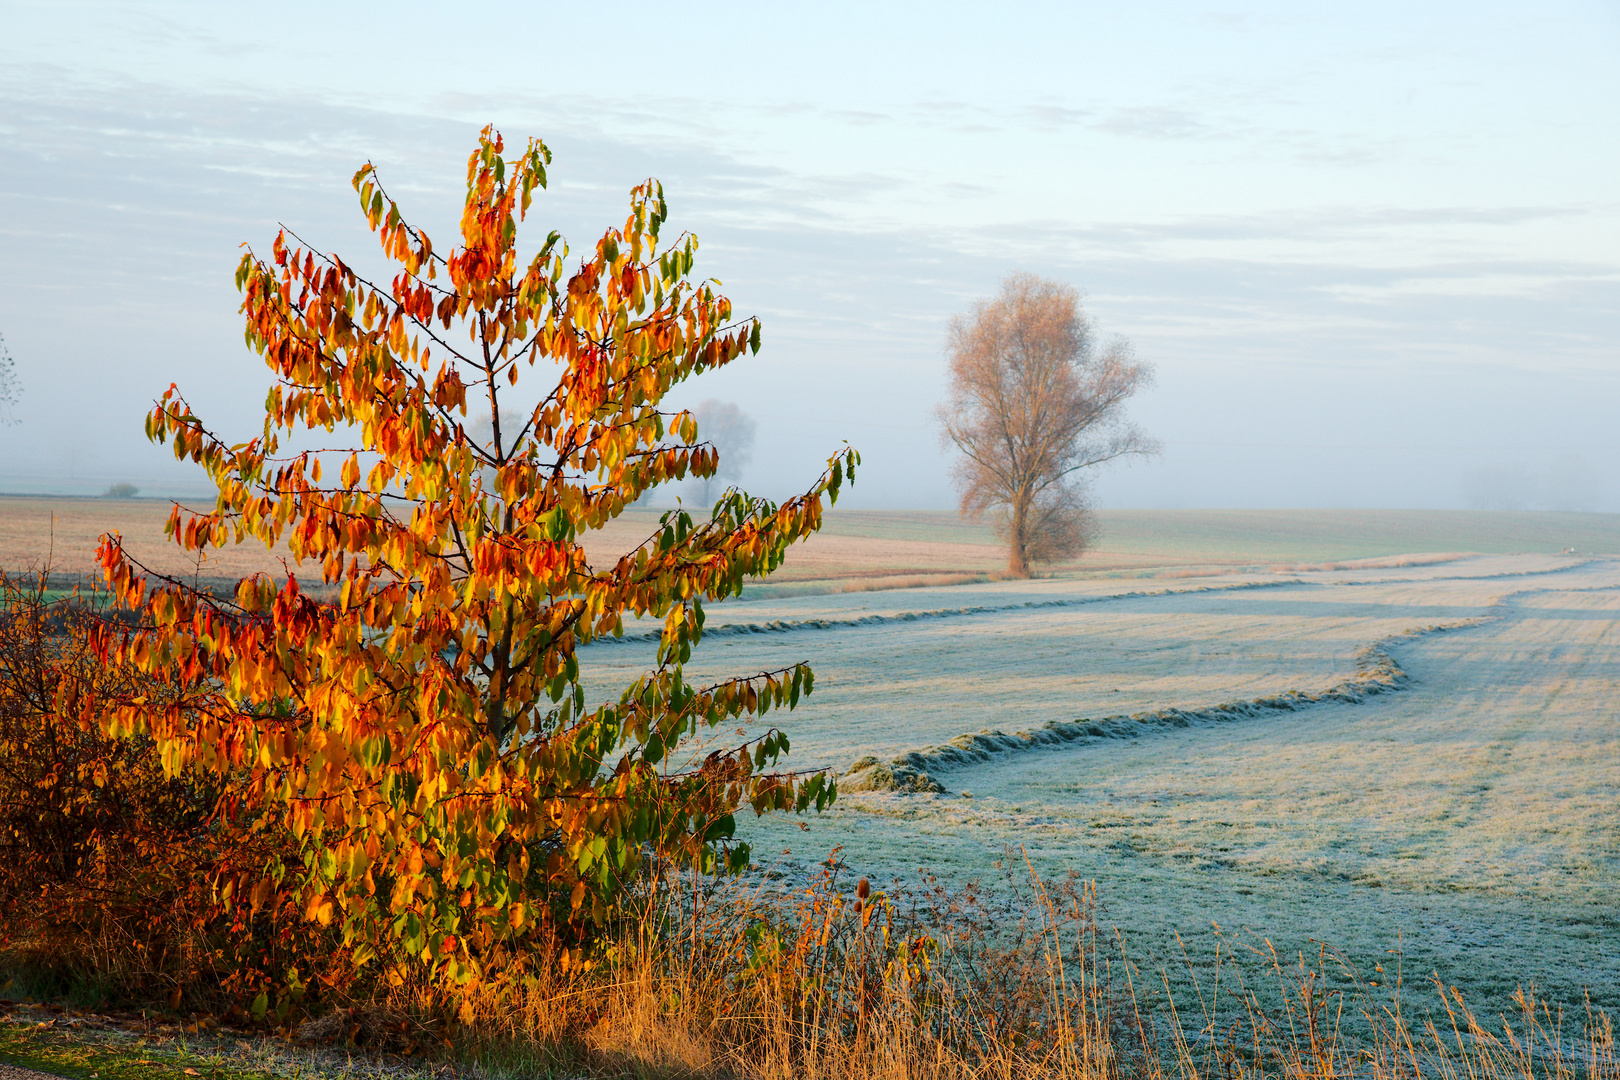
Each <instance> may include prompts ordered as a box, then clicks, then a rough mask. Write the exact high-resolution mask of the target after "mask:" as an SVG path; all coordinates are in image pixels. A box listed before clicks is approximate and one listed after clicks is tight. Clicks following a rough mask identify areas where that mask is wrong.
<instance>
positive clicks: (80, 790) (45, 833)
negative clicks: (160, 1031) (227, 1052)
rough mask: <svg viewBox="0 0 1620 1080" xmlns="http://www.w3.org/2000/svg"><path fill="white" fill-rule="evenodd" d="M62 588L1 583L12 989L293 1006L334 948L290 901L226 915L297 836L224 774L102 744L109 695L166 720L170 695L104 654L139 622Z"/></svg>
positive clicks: (0, 690)
mask: <svg viewBox="0 0 1620 1080" xmlns="http://www.w3.org/2000/svg"><path fill="white" fill-rule="evenodd" d="M50 584H51V582H50V578H49V575H48V574H46V573H43V572H42V573H38V574H31V575H27V576H24V577H16V576H11V575H7V574H5V573H4V572H0V969H3V974H0V981H4V979H5V977H6V976H8V975H9V976H10V977H11V978H13V979H15V980H18V983H19V985H20V986H21V987H23V988H24V989H25V990H26V989H28V988H32V990H33V992H35V993H41V994H45V995H48V996H53V997H54V996H59V995H65V996H67V997H68V998H69V999H70V1000H72V999H74V998H77V999H78V1000H79V1002H80V1003H81V1004H86V1005H96V1004H99V1003H100V1001H101V999H102V998H108V999H113V1000H118V999H126V1000H127V999H130V998H138V999H150V998H154V997H159V998H164V999H167V1000H168V1001H169V1002H170V1003H171V1004H172V1005H174V1006H179V1005H180V1004H181V1003H182V1002H186V1003H189V1004H192V1005H201V1006H206V1007H208V1008H211V1009H215V1010H218V1011H222V1012H223V1011H229V1010H230V1009H231V1008H232V1006H238V1007H241V1008H244V1009H250V1008H251V1007H252V1002H253V1001H254V999H255V998H256V997H257V996H258V995H260V994H264V995H265V997H264V999H263V1001H264V1003H265V1006H266V1007H267V1008H268V1007H269V1006H270V1005H271V1004H272V1003H274V1004H277V1005H283V1006H284V1007H286V1008H290V1006H291V1005H292V1003H293V999H294V998H296V997H301V996H302V984H301V981H300V980H301V979H305V978H308V977H309V976H310V975H312V974H313V975H320V974H326V973H328V971H329V966H330V965H329V961H330V960H331V959H332V958H334V957H336V956H338V953H337V952H336V951H335V950H333V949H331V948H329V947H327V945H326V942H325V940H324V939H326V938H330V937H332V935H330V934H324V935H323V934H321V933H319V932H317V931H315V929H314V928H313V927H311V926H309V924H307V923H305V922H304V920H303V919H302V917H301V913H300V912H288V913H286V917H283V915H282V913H281V905H280V904H279V903H278V904H274V905H271V907H270V910H269V911H268V913H267V914H266V915H264V916H261V917H260V918H258V919H256V920H244V919H241V918H233V917H231V916H228V915H224V914H221V913H220V912H219V911H218V904H217V903H216V898H217V896H218V893H219V892H220V889H221V887H222V886H225V885H226V884H227V883H228V882H229V881H230V880H232V879H233V878H234V877H235V876H236V875H237V874H238V873H239V872H240V870H241V868H242V867H243V866H244V865H257V864H259V863H262V862H263V861H264V860H265V859H266V858H268V857H271V856H272V855H274V854H276V853H283V854H284V853H286V852H287V851H289V850H290V847H291V844H290V835H289V834H288V833H287V832H286V831H285V829H283V828H282V827H281V825H280V822H279V820H278V819H276V818H275V817H274V816H263V817H257V819H248V818H245V817H244V815H242V814H240V813H239V812H237V809H236V808H235V807H233V806H231V805H228V804H227V803H226V802H225V801H224V800H223V799H222V794H223V792H224V791H225V790H226V789H225V784H224V783H223V782H222V780H221V779H220V778H218V777H217V776H213V775H211V774H206V773H202V772H199V771H197V770H191V769H184V770H180V771H178V773H177V774H176V775H173V776H169V775H165V770H164V767H163V763H162V761H161V759H160V758H159V756H158V754H157V753H155V752H154V746H153V741H152V740H151V739H150V738H149V737H145V736H137V737H135V738H129V739H124V738H111V737H108V736H106V735H104V734H102V732H101V730H100V728H99V727H98V726H97V725H96V724H95V722H94V720H93V717H94V715H95V714H96V712H97V711H99V710H100V709H101V708H103V707H104V703H105V702H106V701H108V700H109V699H110V698H127V697H129V696H135V695H138V696H142V697H145V698H146V699H147V700H149V701H150V702H151V703H152V706H153V707H154V708H162V707H164V705H165V703H166V699H167V698H168V697H170V696H171V695H170V694H169V693H168V692H167V690H166V688H165V687H164V685H163V684H162V683H161V682H160V681H158V680H154V679H151V678H149V677H147V676H145V675H142V674H140V673H139V672H137V671H135V670H134V669H133V668H132V667H130V666H127V665H122V664H118V663H107V662H106V659H105V657H98V656H97V650H96V647H95V639H96V637H97V635H98V634H101V633H105V632H106V631H107V630H108V629H109V620H110V619H114V618H119V619H127V618H128V617H129V615H128V613H126V612H108V611H106V610H104V599H105V597H104V594H97V593H94V592H82V591H81V592H73V593H70V594H68V595H66V596H62V595H61V594H60V593H56V592H54V591H51V590H50V589H49V586H50ZM53 597H54V598H53ZM279 899H284V898H278V900H279ZM323 957H324V958H325V959H323ZM295 966H296V967H298V968H300V969H301V970H302V972H303V975H302V976H299V975H293V976H291V977H289V976H288V972H289V970H290V969H292V968H294V967H295ZM87 998H88V999H89V1000H86V999H87Z"/></svg>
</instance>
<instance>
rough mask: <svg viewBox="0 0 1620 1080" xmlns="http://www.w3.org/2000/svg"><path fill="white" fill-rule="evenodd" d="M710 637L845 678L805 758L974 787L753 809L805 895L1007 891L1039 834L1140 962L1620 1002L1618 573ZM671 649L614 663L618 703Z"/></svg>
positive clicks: (946, 611)
mask: <svg viewBox="0 0 1620 1080" xmlns="http://www.w3.org/2000/svg"><path fill="white" fill-rule="evenodd" d="M1369 546H1370V545H1369ZM1458 546H1461V545H1458ZM1251 550H1252V549H1251ZM1368 550H1369V548H1368V547H1363V548H1361V549H1359V551H1357V549H1350V551H1347V552H1343V554H1351V553H1367V552H1368ZM1372 550H1374V551H1376V548H1373V549H1372ZM1329 554H1330V552H1329V551H1328V550H1325V549H1317V550H1315V551H1312V552H1311V555H1312V556H1314V557H1317V558H1325V557H1327V556H1328V555H1329ZM1332 554H1340V553H1338V552H1333V553H1332ZM1403 563H1405V564H1407V565H1400V564H1403ZM1414 564H1415V565H1414ZM711 627H712V628H713V631H712V632H711V634H710V635H709V636H708V637H707V638H706V639H705V641H704V643H703V646H702V648H701V649H700V650H699V654H698V655H697V656H696V657H694V660H693V663H692V664H691V665H690V666H689V675H690V677H692V678H693V679H695V680H697V681H704V680H707V679H710V678H719V677H722V676H725V675H728V674H739V673H744V672H750V671H758V670H762V669H769V668H777V667H780V666H782V665H783V664H785V663H788V662H791V661H793V660H798V659H805V660H809V661H811V662H812V663H813V665H814V666H815V667H816V671H817V684H816V685H817V689H816V694H815V696H814V697H813V698H812V699H811V700H810V702H809V703H808V704H807V705H805V706H802V707H801V710H800V711H799V712H795V713H794V714H792V715H791V716H787V717H782V718H778V719H777V721H776V722H777V723H779V724H780V725H781V726H782V727H783V728H784V730H786V731H787V732H788V733H789V734H790V735H791V737H792V739H793V746H794V751H793V760H794V761H795V762H796V763H797V764H798V765H800V766H804V767H828V768H833V769H836V770H838V771H840V772H843V771H845V770H847V769H849V768H850V766H851V765H852V764H855V763H856V762H857V761H858V760H859V759H861V758H864V757H874V758H877V759H878V760H879V761H889V760H896V759H899V760H901V761H903V760H905V759H907V758H908V757H911V756H913V755H915V759H920V760H924V761H927V762H930V763H931V764H929V765H928V767H929V768H930V769H931V770H932V776H933V777H934V779H936V780H937V781H938V782H940V783H941V784H942V785H943V787H944V788H945V790H944V792H942V793H939V794H930V793H919V794H905V793H896V792H887V791H870V792H863V791H855V790H847V791H846V792H845V793H844V794H843V795H842V796H841V798H840V800H839V803H838V805H837V807H836V808H835V809H834V810H833V811H832V812H831V813H829V814H826V815H824V816H822V817H820V818H817V819H812V820H810V821H808V822H807V823H806V824H807V825H808V828H807V829H806V830H801V829H800V828H799V827H798V823H796V822H793V821H780V820H766V821H758V822H755V821H749V822H747V823H746V824H745V825H744V830H745V832H746V834H747V835H748V836H750V837H751V838H753V839H754V840H755V841H756V842H757V852H758V857H759V861H760V862H761V863H762V864H775V866H774V871H775V872H780V873H783V874H785V875H786V876H785V878H784V879H783V880H786V881H792V880H796V879H798V878H800V877H802V876H803V875H804V874H805V873H807V872H808V869H809V866H808V865H807V864H813V863H814V862H816V861H817V860H819V859H821V858H823V857H825V855H826V853H827V852H828V851H830V850H832V849H833V848H835V847H841V848H842V854H843V856H844V857H845V858H847V859H848V860H849V862H850V864H851V867H852V870H853V872H857V873H865V874H870V875H872V876H873V878H874V880H883V881H890V880H898V881H901V882H907V881H909V882H917V881H918V880H919V872H920V871H928V872H931V873H933V874H936V875H938V876H939V877H941V878H942V879H944V880H948V881H953V882H955V883H957V884H961V883H964V882H966V881H969V880H972V879H974V878H984V879H986V880H994V879H997V878H998V877H999V875H1000V870H1001V869H1005V868H1006V865H1005V859H1006V856H1007V853H1008V852H1009V851H1014V852H1016V851H1017V850H1018V849H1019V848H1023V849H1024V850H1027V852H1028V855H1029V858H1030V859H1031V861H1032V862H1033V865H1034V867H1035V868H1036V869H1037V870H1038V871H1040V872H1041V873H1042V874H1043V875H1045V876H1048V877H1062V876H1063V875H1064V874H1066V873H1068V872H1071V871H1072V872H1075V873H1078V874H1079V875H1081V876H1082V877H1084V878H1087V879H1092V880H1095V881H1096V882H1097V883H1098V888H1099V891H1100V894H1101V897H1102V900H1103V902H1104V904H1105V905H1106V908H1107V918H1108V919H1109V920H1110V921H1111V925H1113V926H1117V927H1118V928H1119V929H1120V930H1121V931H1122V932H1123V933H1125V935H1126V936H1127V938H1128V939H1129V940H1130V941H1131V942H1132V943H1133V948H1134V949H1136V950H1137V951H1138V955H1143V956H1152V957H1157V958H1159V959H1160V960H1162V961H1166V962H1170V961H1173V960H1175V958H1176V956H1177V950H1178V949H1179V947H1180V946H1179V945H1178V939H1177V935H1180V941H1181V942H1185V943H1186V944H1187V947H1188V949H1189V950H1190V953H1191V958H1192V960H1193V961H1194V968H1195V969H1196V968H1197V967H1198V966H1199V965H1207V964H1208V962H1209V961H1210V960H1211V957H1212V956H1213V949H1214V940H1215V939H1214V936H1213V935H1214V930H1213V929H1212V924H1219V926H1220V927H1222V928H1223V929H1224V932H1225V934H1226V935H1227V936H1226V938H1225V939H1224V940H1227V941H1230V940H1231V939H1232V938H1233V937H1241V938H1243V939H1244V940H1246V941H1248V942H1250V943H1252V944H1255V945H1258V946H1263V945H1264V943H1265V942H1268V941H1269V942H1271V943H1272V944H1275V945H1276V946H1277V947H1278V949H1280V950H1281V951H1282V952H1283V954H1284V955H1286V956H1292V955H1293V954H1294V953H1296V952H1299V951H1304V952H1308V953H1314V951H1315V949H1316V945H1315V944H1314V943H1315V942H1318V941H1321V942H1327V943H1331V944H1332V945H1334V946H1337V947H1338V948H1340V949H1342V950H1343V951H1344V952H1345V954H1346V956H1347V957H1349V958H1350V959H1351V960H1353V961H1354V962H1355V963H1356V964H1357V965H1358V966H1359V968H1360V969H1361V970H1362V971H1364V972H1370V971H1372V970H1373V968H1374V966H1375V965H1376V964H1378V963H1380V962H1385V963H1388V962H1389V961H1390V960H1391V956H1390V951H1391V950H1401V951H1402V952H1403V954H1404V958H1405V959H1404V962H1405V965H1406V970H1407V972H1408V976H1409V977H1412V978H1414V979H1415V981H1419V982H1420V981H1421V980H1422V979H1423V978H1425V977H1427V976H1428V975H1429V974H1430V973H1431V972H1437V973H1439V975H1440V976H1441V977H1442V978H1443V979H1444V980H1446V982H1447V983H1448V984H1451V985H1456V986H1458V987H1460V988H1461V989H1462V990H1463V992H1464V994H1465V996H1466V997H1467V998H1468V1000H1469V1001H1471V1002H1474V1003H1476V1004H1481V1005H1483V1006H1484V1007H1485V1008H1487V1010H1495V1009H1499V1008H1505V1007H1507V1005H1508V1001H1509V997H1510V996H1511V993H1512V991H1513V990H1514V989H1515V988H1516V986H1517V985H1519V984H1520V983H1528V982H1530V981H1534V982H1535V984H1536V985H1537V986H1538V988H1539V989H1540V990H1541V991H1543V992H1545V993H1546V994H1548V995H1549V996H1550V997H1551V999H1552V1000H1554V1001H1555V1002H1558V1003H1561V1004H1563V1005H1565V1006H1567V1007H1570V1008H1572V1009H1576V1010H1579V1009H1580V1008H1581V1007H1582V1006H1583V1003H1584V1001H1585V1000H1586V997H1585V995H1586V994H1588V993H1590V995H1591V1000H1592V1001H1593V1002H1594V1003H1596V1004H1598V1005H1600V1006H1601V1007H1603V1008H1606V1009H1609V1010H1610V1011H1611V1012H1612V1011H1614V1010H1616V1009H1617V1008H1620V916H1617V914H1616V911H1615V907H1614V903H1613V898H1614V896H1615V895H1616V892H1617V889H1620V828H1617V826H1616V824H1615V823H1616V822H1617V821H1620V705H1617V704H1616V698H1615V694H1614V690H1615V686H1616V685H1617V682H1620V630H1617V627H1620V562H1617V561H1615V560H1612V559H1607V558H1593V557H1591V556H1584V555H1567V556H1566V555H1558V554H1550V555H1514V556H1470V557H1466V558H1459V559H1448V560H1444V561H1434V562H1427V561H1424V560H1405V559H1386V560H1374V561H1373V563H1372V565H1366V564H1363V565H1361V566H1352V567H1349V568H1344V569H1318V570H1309V569H1304V570H1292V571H1289V572H1287V573H1282V574H1279V573H1276V572H1274V571H1271V570H1266V571H1264V572H1262V573H1254V572H1233V573H1227V574H1222V575H1217V576H1209V577H1198V578H1195V579H1178V578H1167V577H1162V576H1156V575H1154V574H1144V575H1143V576H1142V577H1140V578H1139V579H1136V580H1129V579H1124V578H1120V577H1115V576H1109V577H1080V576H1071V577H1063V578H1054V579H1047V580H1041V581H1034V582H990V583H984V584H977V585H965V586H959V587H956V588H948V589H946V588H941V589H929V588H922V589H916V590H909V591H905V592H884V593H861V594H840V595H824V596H817V597H799V598H778V599H773V600H766V601H755V602H744V603H741V604H736V605H728V606H727V607H726V608H724V609H722V610H720V611H717V612H716V613H715V614H714V615H712V616H711ZM1380 642H1384V643H1386V644H1385V645H1384V647H1383V655H1387V656H1388V657H1389V658H1390V659H1391V660H1392V662H1393V664H1394V665H1395V667H1394V669H1393V670H1395V671H1397V672H1398V673H1399V677H1398V678H1397V679H1396V680H1395V682H1396V688H1394V689H1393V690H1391V691H1390V692H1386V693H1380V694H1377V695H1375V696H1372V697H1369V698H1366V699H1365V700H1338V701H1335V700H1327V701H1322V702H1319V703H1316V704H1309V705H1307V706H1306V707H1295V706H1290V707H1287V708H1260V707H1254V708H1249V707H1247V706H1246V707H1245V708H1246V709H1247V712H1246V714H1245V713H1244V712H1242V711H1237V712H1228V713H1219V712H1216V711H1212V707H1215V706H1220V705H1223V704H1228V703H1245V702H1253V701H1254V700H1255V699H1264V698H1273V697H1275V696H1277V695H1284V694H1290V693H1294V694H1299V695H1323V694H1329V693H1331V692H1333V690H1334V688H1335V687H1337V686H1341V685H1343V684H1345V682H1346V680H1354V679H1355V678H1356V677H1357V671H1358V665H1360V664H1363V663H1364V661H1365V657H1366V655H1367V654H1366V652H1365V650H1366V649H1367V647H1368V646H1372V645H1376V644H1377V643H1380ZM644 652H650V645H645V644H636V643H632V644H620V645H602V646H597V647H593V648H592V649H591V650H589V652H588V654H587V661H586V664H585V666H586V668H587V670H589V671H591V672H592V673H593V677H594V679H595V683H594V685H595V686H596V687H597V689H598V690H599V692H601V693H603V694H606V693H608V692H610V688H611V687H613V686H616V685H621V684H623V683H624V682H626V681H628V680H629V678H631V677H633V675H634V674H635V673H636V672H638V671H639V670H640V669H641V667H642V665H644V664H645V663H646V657H645V656H643V655H642V653H644ZM1167 709H1177V710H1182V712H1180V713H1178V714H1169V715H1167V714H1165V712H1164V710H1167ZM1114 718H1118V719H1114ZM1080 720H1093V721H1100V722H1101V724H1102V728H1103V729H1106V730H1099V734H1098V735H1097V736H1096V737H1092V736H1084V737H1081V738H1078V739H1075V740H1071V741H1066V742H1063V743H1062V744H1061V745H1055V746H1037V747H1035V748H1032V749H1026V750H1009V751H1005V752H992V753H990V754H988V755H986V756H985V757H984V759H983V760H978V761H972V762H967V763H956V764H953V763H952V762H951V761H950V760H949V759H948V758H945V757H942V756H941V755H940V753H939V752H938V751H937V750H935V749H934V748H937V747H941V746H946V745H948V744H950V743H951V742H952V740H956V741H957V743H958V745H963V744H965V743H966V740H961V739H958V738H957V737H958V736H962V735H964V734H966V733H973V732H979V731H981V730H986V729H988V730H992V731H1000V732H1005V733H1016V732H1020V731H1039V730H1041V729H1043V728H1045V727H1047V726H1048V725H1051V724H1053V723H1058V724H1063V723H1072V722H1074V721H1080ZM1008 741H1009V742H1012V743H1014V744H1015V745H1027V743H1019V742H1018V740H1008ZM846 787H851V788H852V787H853V785H850V784H849V783H848V782H846ZM1019 858H1020V856H1018V855H1016V854H1014V856H1013V859H1014V862H1015V863H1017V860H1018V859H1019ZM998 864H1002V865H1001V866H1000V869H998ZM1250 955H1253V954H1250Z"/></svg>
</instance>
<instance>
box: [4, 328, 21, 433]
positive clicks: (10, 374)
mask: <svg viewBox="0 0 1620 1080" xmlns="http://www.w3.org/2000/svg"><path fill="white" fill-rule="evenodd" d="M21 397H22V386H21V385H20V384H19V383H18V382H17V365H16V364H15V363H13V362H12V359H11V353H10V352H8V351H7V350H6V339H5V337H4V336H0V426H4V425H6V424H16V423H20V421H19V420H18V419H17V414H16V412H15V410H16V408H17V401H18V399H19V398H21Z"/></svg>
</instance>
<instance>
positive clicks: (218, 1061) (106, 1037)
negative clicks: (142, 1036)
mask: <svg viewBox="0 0 1620 1080" xmlns="http://www.w3.org/2000/svg"><path fill="white" fill-rule="evenodd" d="M133 1038H134V1037H133V1036H126V1035H123V1034H122V1033H117V1032H107V1031H99V1030H98V1031H94V1032H92V1033H88V1034H87V1033H84V1032H83V1029H78V1028H58V1027H47V1028H41V1027H39V1026H38V1025H26V1026H25V1025H23V1024H16V1023H5V1024H0V1061H4V1062H7V1063H8V1064H12V1065H20V1066H23V1067H24V1068H29V1069H37V1070H39V1071H40V1072H47V1073H54V1074H56V1075H58V1076H64V1077H69V1078H71V1080H175V1078H176V1077H181V1078H187V1077H204V1078H206V1080H271V1078H272V1077H273V1075H274V1074H271V1073H265V1072H256V1071H251V1070H247V1069H242V1068H239V1067H235V1066H233V1065H231V1064H229V1063H227V1062H226V1061H224V1060H223V1059H222V1056H221V1055H220V1054H217V1053H215V1054H198V1053H193V1052H190V1051H186V1050H170V1049H161V1050H160V1049H157V1048H155V1047H152V1046H149V1045H143V1044H141V1043H139V1042H136V1041H133Z"/></svg>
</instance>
